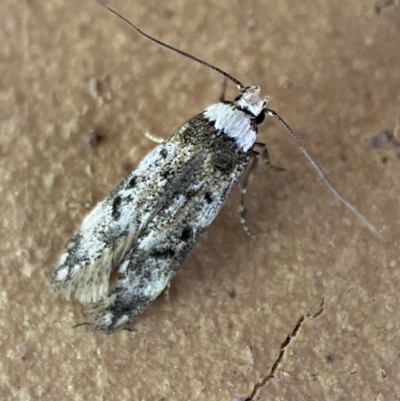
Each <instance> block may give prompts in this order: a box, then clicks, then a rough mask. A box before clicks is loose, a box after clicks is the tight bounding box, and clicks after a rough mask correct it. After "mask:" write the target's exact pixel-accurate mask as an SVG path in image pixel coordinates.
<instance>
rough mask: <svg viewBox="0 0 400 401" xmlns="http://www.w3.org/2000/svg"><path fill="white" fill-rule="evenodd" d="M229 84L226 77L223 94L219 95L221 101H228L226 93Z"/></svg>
mask: <svg viewBox="0 0 400 401" xmlns="http://www.w3.org/2000/svg"><path fill="white" fill-rule="evenodd" d="M227 84H228V79H227V78H224V82H223V83H222V92H221V95H220V97H219V101H220V102H221V103H223V102H225V101H226V99H225V95H226V86H227Z"/></svg>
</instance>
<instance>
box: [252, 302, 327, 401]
mask: <svg viewBox="0 0 400 401" xmlns="http://www.w3.org/2000/svg"><path fill="white" fill-rule="evenodd" d="M324 303H325V298H322V301H321V305H320V308H319V310H318V311H317V312H316V313H306V314H304V315H301V316H300V319H299V320H298V321H297V323H296V325H295V327H294V329H293V330H292V332H291V333H289V334H288V336H287V337H286V339H285V341H283V343H282V344H281V346H280V351H279V355H278V357H277V359H276V360H275V362H274V364H273V365H272V368H271V370H270V372H269V374H268V375H267V376H265V377H264V378H263V379H262V380H261V382H260V383H257V384H256V385H255V386H254V389H253V392H252V393H251V395H250V397H248V398H246V399H245V400H244V401H253V400H254V399H255V397H256V396H257V394H258V393H259V391H260V390H261V389H262V388H263V387H265V386H266V385H267V384H268V382H269V381H270V380H271V379H273V378H274V375H275V372H276V371H277V370H278V368H279V366H280V364H281V361H282V359H283V357H284V355H285V353H286V350H287V348H288V346H289V344H290V343H291V341H292V340H293V338H294V337H296V336H297V334H298V332H299V331H300V328H301V326H302V325H303V323H304V321H305V320H306V319H314V318H316V317H318V316H319V315H320V314H321V313H322V312H323V310H324Z"/></svg>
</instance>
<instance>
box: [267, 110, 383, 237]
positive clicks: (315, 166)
mask: <svg viewBox="0 0 400 401" xmlns="http://www.w3.org/2000/svg"><path fill="white" fill-rule="evenodd" d="M264 111H265V112H266V113H267V114H268V115H270V116H271V117H274V118H275V119H276V120H278V121H279V122H280V123H281V124H282V125H283V126H284V127H285V128H286V131H287V132H288V133H289V135H290V137H291V139H292V140H293V142H294V143H295V144H296V146H297V147H298V148H299V149H300V152H301V153H303V155H304V157H305V158H306V159H307V160H308V162H309V163H310V164H311V167H312V168H313V169H314V170H315V171H316V172H317V174H318V175H319V176H320V178H321V179H322V181H323V182H324V184H325V185H326V186H327V187H328V189H329V191H331V193H332V194H333V195H334V196H335V198H336V199H338V200H339V201H340V202H342V203H343V205H345V206H346V207H347V209H349V210H350V211H351V212H352V213H354V214H355V215H356V216H357V218H358V220H360V222H361V223H362V224H364V225H365V226H366V227H368V228H369V230H370V231H371V232H372V233H373V234H374V235H375V236H377V237H378V238H379V239H380V240H381V241H384V238H383V236H382V234H381V233H380V232H379V231H378V230H377V228H376V227H375V226H374V225H373V224H372V223H371V222H370V221H369V220H368V219H367V218H366V217H365V216H364V215H363V214H362V213H361V212H360V211H359V210H358V209H357V208H356V207H355V206H353V205H352V204H351V203H350V202H349V201H348V200H347V199H346V198H344V197H343V195H341V194H340V193H339V192H338V190H337V189H336V188H335V187H334V186H333V184H332V183H331V182H330V181H329V180H328V177H327V176H326V175H325V173H324V172H323V171H322V169H321V167H320V166H319V165H318V164H317V163H316V161H315V160H314V159H313V158H312V157H311V156H310V155H309V153H308V152H307V151H306V149H305V148H304V146H303V144H302V143H301V141H300V139H299V138H298V137H297V135H296V134H295V133H294V131H293V130H292V129H291V128H290V127H289V125H288V124H287V123H286V122H285V121H284V120H283V118H282V117H280V116H279V115H278V114H277V113H276V112H275V111H273V110H270V109H264Z"/></svg>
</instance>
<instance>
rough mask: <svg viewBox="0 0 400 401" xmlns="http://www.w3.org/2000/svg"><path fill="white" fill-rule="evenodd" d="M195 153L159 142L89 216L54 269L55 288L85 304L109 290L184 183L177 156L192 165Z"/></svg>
mask: <svg viewBox="0 0 400 401" xmlns="http://www.w3.org/2000/svg"><path fill="white" fill-rule="evenodd" d="M182 129H184V127H182V128H181V130H182ZM190 152H191V151H190V147H188V152H187V153H185V154H184V155H182V149H181V148H180V144H179V143H177V142H175V141H170V142H166V143H163V144H160V145H159V146H157V147H156V148H155V149H154V150H153V151H152V152H151V153H149V154H148V155H147V156H146V157H145V158H144V159H143V160H142V161H141V163H140V164H139V165H138V166H137V168H136V169H135V170H134V171H132V172H131V173H130V174H129V175H128V176H127V177H126V178H125V179H124V180H123V181H122V182H121V183H120V184H119V185H118V186H117V187H116V188H115V189H114V190H113V191H112V192H111V193H110V194H109V195H108V196H107V197H106V198H105V199H104V200H103V201H102V202H100V203H99V204H98V205H97V206H96V207H95V208H94V209H93V210H92V211H91V212H90V213H89V214H88V215H87V217H86V218H85V219H84V221H83V222H82V225H81V226H80V228H79V229H78V230H77V231H76V232H75V234H74V235H73V237H72V238H71V239H70V241H69V243H68V245H67V247H66V250H65V252H64V253H63V254H62V255H61V258H60V260H59V263H58V265H57V266H56V268H55V271H54V274H53V279H52V288H53V290H54V292H56V293H57V294H59V295H61V296H62V297H64V298H66V299H70V298H71V297H74V298H76V299H77V300H78V301H79V302H81V303H83V304H86V303H89V302H97V301H99V300H101V299H104V298H105V297H106V296H107V295H108V291H109V278H110V274H111V272H112V270H113V269H115V268H116V267H118V266H119V265H120V264H121V262H122V261H123V260H124V259H125V256H126V254H127V252H128V251H129V250H130V248H131V247H132V244H133V243H134V242H135V240H136V239H137V238H138V236H140V234H141V232H142V231H143V230H144V229H145V228H146V226H147V225H148V223H149V221H151V220H152V219H153V217H154V216H155V215H157V213H158V211H159V210H160V208H161V207H163V205H164V204H165V202H167V201H168V198H169V196H170V192H171V188H174V187H175V186H179V185H180V180H181V174H182V172H179V171H173V168H174V165H175V160H176V159H182V157H183V160H182V162H183V163H188V164H189V165H190V158H191V153H190Z"/></svg>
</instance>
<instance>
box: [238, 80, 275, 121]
mask: <svg viewBox="0 0 400 401" xmlns="http://www.w3.org/2000/svg"><path fill="white" fill-rule="evenodd" d="M241 91H242V93H241V94H240V95H239V96H238V97H237V98H236V99H235V100H234V102H233V103H234V105H235V106H236V107H237V108H238V109H240V110H243V111H244V112H245V113H247V114H250V115H251V116H252V119H254V122H255V123H256V124H257V125H260V124H261V123H262V122H263V121H264V118H265V111H264V109H265V106H266V105H267V102H268V97H265V98H264V99H261V98H260V87H259V86H246V87H245V88H243V89H242V90H241Z"/></svg>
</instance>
